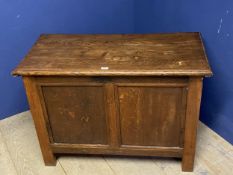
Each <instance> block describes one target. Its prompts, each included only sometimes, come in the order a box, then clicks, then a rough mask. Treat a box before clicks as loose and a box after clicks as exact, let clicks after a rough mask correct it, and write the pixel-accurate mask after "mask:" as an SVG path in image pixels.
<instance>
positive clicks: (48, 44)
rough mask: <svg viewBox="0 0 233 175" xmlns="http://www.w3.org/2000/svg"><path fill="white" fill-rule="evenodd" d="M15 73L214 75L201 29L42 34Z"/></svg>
mask: <svg viewBox="0 0 233 175" xmlns="http://www.w3.org/2000/svg"><path fill="white" fill-rule="evenodd" d="M12 74H13V75H69V76H72V75H92V76H100V75H105V76H117V75H126V76H127V75H138V76H144V75H169V76H173V75H175V76H178V75H182V76H185V75H199V76H204V75H211V74H212V72H211V70H210V67H209V65H208V61H207V58H206V55H205V51H204V47H203V44H202V41H201V36H200V34H199V33H173V34H144V35H142V34H141V35H139V34H130V35H126V34H124V35H117V34H115V35H62V34H60V35H51V34H49V35H41V36H40V38H39V39H38V41H37V42H36V43H35V45H34V46H33V48H32V50H31V51H30V52H29V54H28V55H27V56H26V58H25V59H24V60H23V61H22V62H21V64H20V65H19V66H18V67H17V68H16V69H15V70H14V71H13V72H12Z"/></svg>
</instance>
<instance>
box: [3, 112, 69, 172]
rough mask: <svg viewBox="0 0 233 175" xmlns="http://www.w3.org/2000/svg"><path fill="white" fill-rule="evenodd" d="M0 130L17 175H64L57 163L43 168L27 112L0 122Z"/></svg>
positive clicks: (34, 133)
mask: <svg viewBox="0 0 233 175" xmlns="http://www.w3.org/2000/svg"><path fill="white" fill-rule="evenodd" d="M0 129H1V133H2V136H3V138H4V139H5V143H6V145H7V147H8V150H9V152H10V156H11V158H12V161H13V162H14V165H15V168H16V171H17V174H18V175H26V174H30V175H45V174H48V175H52V174H56V175H65V173H64V171H63V169H62V167H61V166H60V164H59V163H58V164H57V166H44V161H43V158H42V156H41V151H40V149H39V148H40V146H39V143H38V139H37V136H36V132H35V127H34V124H33V121H32V118H31V114H30V113H29V112H24V113H21V114H19V115H16V116H15V117H12V118H9V119H6V120H3V121H1V122H0ZM0 174H1V172H0Z"/></svg>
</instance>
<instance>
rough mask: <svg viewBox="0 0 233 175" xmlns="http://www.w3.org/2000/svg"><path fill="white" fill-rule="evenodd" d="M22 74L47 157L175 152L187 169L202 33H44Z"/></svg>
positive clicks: (206, 70)
mask: <svg viewBox="0 0 233 175" xmlns="http://www.w3.org/2000/svg"><path fill="white" fill-rule="evenodd" d="M12 74H13V75H20V76H22V77H23V82H24V86H25V89H26V93H27V97H28V101H29V104H30V109H31V113H32V116H33V119H34V122H35V127H36V131H37V135H38V139H39V142H40V147H41V151H42V154H43V158H44V162H45V164H46V165H55V164H56V155H58V154H59V153H72V154H73V153H76V154H108V155H137V156H163V157H179V158H181V159H182V170H183V171H192V170H193V162H194V155H195V143H196V130H197V124H198V118H199V108H200V101H201V93H202V79H203V77H204V76H210V75H211V74H212V72H211V69H210V67H209V65H208V61H207V58H206V55H205V51H204V47H203V43H202V40H201V36H200V34H199V33H174V34H145V35H141V34H130V35H118V34H116V35H63V34H54V35H53V34H52V35H51V34H49V35H46V34H45V35H41V36H40V37H39V39H38V41H37V42H36V43H35V45H34V46H33V48H32V49H31V51H30V52H29V54H28V55H27V56H26V57H25V59H24V60H23V61H22V62H21V63H20V64H19V66H18V67H17V68H16V69H15V70H14V71H13V72H12Z"/></svg>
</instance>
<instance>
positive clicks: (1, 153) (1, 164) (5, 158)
mask: <svg viewBox="0 0 233 175" xmlns="http://www.w3.org/2000/svg"><path fill="white" fill-rule="evenodd" d="M0 127H1V125H0ZM0 172H1V174H3V175H4V174H6V175H8V174H9V175H17V172H16V169H15V165H14V162H13V161H12V159H11V156H10V154H9V151H8V148H7V145H6V143H5V141H4V138H3V137H2V133H1V130H0Z"/></svg>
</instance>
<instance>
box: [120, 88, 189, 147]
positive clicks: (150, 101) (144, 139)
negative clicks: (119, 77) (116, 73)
mask: <svg viewBox="0 0 233 175" xmlns="http://www.w3.org/2000/svg"><path fill="white" fill-rule="evenodd" d="M117 92H118V100H119V117H120V131H121V144H122V145H128V146H130V145H134V146H135V145H138V146H164V147H183V130H184V128H183V126H184V119H185V105H186V88H184V87H150V86H149V87H148V86H147V87H143V86H118V91H117Z"/></svg>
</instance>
